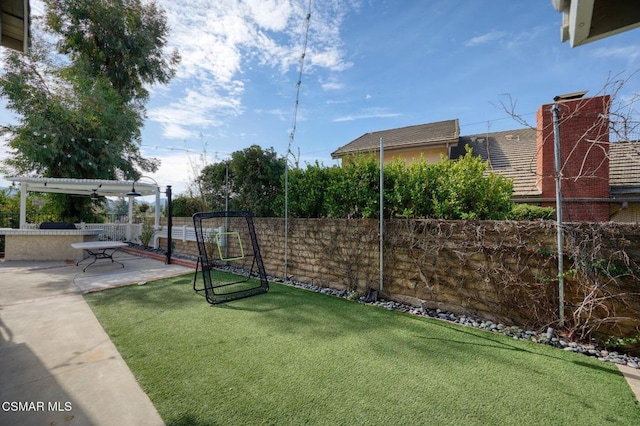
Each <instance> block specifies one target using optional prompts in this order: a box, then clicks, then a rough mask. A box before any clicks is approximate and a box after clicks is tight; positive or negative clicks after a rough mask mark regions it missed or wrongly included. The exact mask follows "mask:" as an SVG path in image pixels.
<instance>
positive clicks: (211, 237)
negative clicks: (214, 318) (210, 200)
mask: <svg viewBox="0 0 640 426" xmlns="http://www.w3.org/2000/svg"><path fill="white" fill-rule="evenodd" d="M192 218H193V226H194V230H195V234H196V243H197V246H198V261H197V263H196V271H195V274H194V277H193V289H194V290H195V291H196V292H204V295H205V297H206V299H207V302H209V303H210V304H212V305H215V304H218V303H224V302H228V301H231V300H236V299H241V298H244V297H250V296H254V295H256V294H262V293H266V292H267V291H269V282H268V280H267V274H266V271H265V269H264V263H263V262H262V255H261V253H260V246H259V244H258V238H257V236H256V231H255V227H254V225H253V215H252V214H251V212H249V211H246V210H231V211H216V212H199V213H196V214H194V215H193V216H192ZM229 218H240V220H242V219H243V218H244V219H245V220H244V222H245V223H246V233H247V235H248V237H249V239H250V241H251V249H249V247H246V248H245V247H243V245H242V241H241V239H240V232H239V231H234V232H229V229H227V226H225V227H224V228H223V231H219V229H220V228H219V227H207V226H204V225H207V224H209V223H210V222H215V220H216V219H225V222H228V219H229ZM231 234H234V235H237V236H238V241H239V242H240V248H241V252H242V257H238V258H237V259H235V260H238V259H245V258H252V262H251V268H250V269H249V271H246V275H243V276H242V278H241V279H240V280H234V281H231V282H222V281H216V280H214V279H213V277H212V274H211V271H212V269H216V268H215V262H216V261H222V262H227V261H229V260H233V259H231V258H228V256H227V258H225V257H224V256H223V255H222V251H221V247H220V241H221V240H222V238H220V236H221V235H222V236H224V240H225V244H227V237H228V236H229V235H231ZM212 241H215V243H216V246H217V250H207V244H211V242H212ZM210 252H211V253H210ZM213 253H219V254H220V256H219V257H220V259H214V258H213ZM199 268H200V270H201V272H202V280H203V287H202V288H196V281H197V278H198V269H199ZM251 278H256V281H255V285H254V284H252V282H251V281H250V279H251Z"/></svg>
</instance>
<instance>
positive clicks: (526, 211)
mask: <svg viewBox="0 0 640 426" xmlns="http://www.w3.org/2000/svg"><path fill="white" fill-rule="evenodd" d="M555 217H556V211H555V209H554V208H553V207H540V206H534V205H531V204H514V205H513V207H512V208H511V211H510V212H509V214H508V215H507V219H511V220H536V219H542V220H553V219H555Z"/></svg>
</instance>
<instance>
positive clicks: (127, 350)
mask: <svg viewBox="0 0 640 426" xmlns="http://www.w3.org/2000/svg"><path fill="white" fill-rule="evenodd" d="M191 280H192V276H191V275H188V276H183V277H177V278H171V279H166V280H161V281H156V282H152V283H149V284H147V285H145V286H131V287H124V288H118V289H112V290H107V291H102V292H98V293H91V294H88V295H86V299H87V301H88V302H89V304H90V306H91V307H92V309H93V311H94V313H95V314H96V316H97V318H98V319H99V321H100V322H101V323H102V325H103V327H104V329H105V330H106V331H107V333H108V334H109V336H110V337H111V339H112V341H113V342H114V343H115V345H116V346H117V348H118V350H119V351H120V353H121V354H122V356H123V358H124V359H125V361H126V362H127V364H128V365H129V367H130V368H131V370H132V372H133V373H134V375H135V377H136V378H137V380H138V381H139V383H140V384H141V386H142V388H143V389H144V390H145V392H146V393H147V394H148V395H149V397H150V398H151V401H152V402H153V403H154V405H155V406H156V408H157V409H158V412H159V413H160V415H161V416H162V418H163V419H164V421H165V422H166V423H167V424H168V425H213V424H232V425H257V424H273V425H284V424H296V425H297V424H322V425H365V424H369V425H374V424H379V425H392V424H403V425H410V424H416V425H426V424H447V425H454V424H455V425H461V424H477V425H488V424H496V425H498V424H499V425H508V424H517V425H531V424H544V425H549V424H557V425H566V424H580V425H602V424H620V425H632V424H640V406H639V404H638V402H637V401H636V400H635V397H634V395H633V393H632V392H631V390H630V388H629V386H628V385H627V383H626V382H625V380H624V378H623V377H622V375H621V374H620V373H619V372H618V370H617V369H616V368H615V366H613V365H611V364H606V363H602V362H600V361H597V360H595V359H591V358H588V357H585V356H583V355H578V354H574V353H568V352H566V351H562V350H558V349H554V348H551V347H548V346H543V345H538V344H534V343H530V342H523V341H517V340H513V339H511V338H508V337H505V336H501V335H496V334H491V333H487V332H482V331H479V330H475V329H472V328H466V327H461V326H456V325H454V324H449V323H445V322H441V321H437V320H432V319H428V318H421V317H415V316H411V315H407V314H401V313H398V312H393V311H388V310H385V309H382V308H377V307H372V306H367V305H362V304H358V303H356V302H352V301H347V300H344V299H339V298H335V297H331V296H326V295H322V294H318V293H313V292H309V291H305V290H301V289H296V288H291V287H286V286H283V285H278V284H271V290H270V292H269V293H267V294H264V295H259V296H254V297H251V298H246V299H241V300H237V301H232V302H228V303H225V304H222V305H216V306H210V305H209V304H207V303H206V302H205V300H204V298H203V297H201V296H199V295H197V294H195V293H194V292H193V290H192V288H191Z"/></svg>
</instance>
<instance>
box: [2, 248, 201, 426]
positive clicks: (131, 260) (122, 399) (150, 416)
mask: <svg viewBox="0 0 640 426" xmlns="http://www.w3.org/2000/svg"><path fill="white" fill-rule="evenodd" d="M117 259H118V261H120V262H122V263H124V265H125V267H124V268H122V267H121V266H120V265H119V264H117V263H111V262H103V263H100V262H99V263H96V264H95V265H92V266H91V267H89V268H88V269H87V271H86V272H84V273H83V272H82V265H81V266H80V267H77V266H76V265H75V264H69V263H64V262H28V261H15V262H13V261H7V262H0V402H1V403H2V404H3V405H2V407H0V424H7V425H9V424H20V425H40V424H83V425H84V424H92V425H123V424H135V425H162V424H163V421H162V419H161V418H160V416H159V415H158V413H157V411H156V409H155V407H154V406H153V404H152V403H151V401H150V400H149V398H148V397H147V395H146V394H145V393H144V392H143V391H142V389H141V388H140V386H139V384H138V383H137V382H136V380H135V378H134V377H133V374H132V373H131V371H130V370H129V368H128V367H127V365H126V363H125V362H124V360H123V359H122V357H121V356H120V354H119V352H118V351H117V349H116V348H115V346H114V345H113V343H112V342H111V341H110V340H109V337H108V336H107V334H106V333H105V332H104V330H103V329H102V326H101V325H100V323H99V322H98V321H97V319H96V318H95V316H94V315H93V312H92V311H91V309H90V308H89V306H88V305H87V303H86V302H85V301H84V299H83V297H82V294H83V293H85V292H87V291H95V290H98V289H104V288H109V287H117V286H122V285H128V284H132V283H141V282H146V281H150V280H155V279H159V278H164V277H168V276H175V275H181V274H185V273H190V272H193V268H188V267H184V266H179V265H164V264H163V263H162V262H158V261H156V260H152V259H148V258H144V257H139V256H133V255H131V254H126V253H122V254H118V255H117Z"/></svg>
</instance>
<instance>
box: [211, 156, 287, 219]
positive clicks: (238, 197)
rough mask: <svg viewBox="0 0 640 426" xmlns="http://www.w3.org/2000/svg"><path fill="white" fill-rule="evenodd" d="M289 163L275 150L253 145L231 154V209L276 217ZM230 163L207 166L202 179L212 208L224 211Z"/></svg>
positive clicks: (229, 188)
mask: <svg viewBox="0 0 640 426" xmlns="http://www.w3.org/2000/svg"><path fill="white" fill-rule="evenodd" d="M285 164H286V163H285V159H284V158H282V157H278V155H277V154H276V152H275V151H274V149H273V148H269V149H266V150H263V149H262V148H261V147H260V146H259V145H252V146H250V147H248V148H245V149H243V150H242V151H236V152H234V153H232V154H231V160H229V161H228V168H229V181H228V191H229V209H230V210H249V211H251V212H252V213H253V215H254V216H262V217H269V216H276V215H277V213H278V212H279V211H281V208H280V207H279V205H278V201H279V200H280V199H281V195H282V193H283V185H282V176H283V175H284V169H285ZM226 178H227V163H216V164H212V165H209V166H206V167H205V168H204V169H203V170H202V172H201V174H200V177H199V181H200V185H201V187H202V189H203V192H204V194H203V195H204V198H205V199H206V200H207V202H211V203H212V207H214V208H219V209H221V208H222V207H224V199H225V196H226V194H227V185H226Z"/></svg>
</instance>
